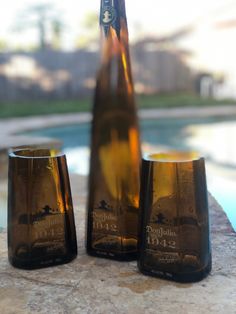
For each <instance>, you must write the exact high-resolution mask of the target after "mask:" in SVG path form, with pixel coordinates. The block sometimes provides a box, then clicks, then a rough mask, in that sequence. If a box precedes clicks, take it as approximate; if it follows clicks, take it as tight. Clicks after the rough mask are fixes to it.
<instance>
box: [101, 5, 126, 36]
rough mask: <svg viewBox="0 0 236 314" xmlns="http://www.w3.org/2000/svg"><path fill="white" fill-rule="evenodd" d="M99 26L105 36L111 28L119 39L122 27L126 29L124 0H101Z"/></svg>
mask: <svg viewBox="0 0 236 314" xmlns="http://www.w3.org/2000/svg"><path fill="white" fill-rule="evenodd" d="M100 26H101V30H102V32H103V33H104V35H105V37H108V36H109V34H110V32H111V31H112V30H113V31H115V32H116V35H117V37H118V39H120V35H121V30H122V28H124V27H125V28H126V29H127V20H126V11H125V0H101V10H100Z"/></svg>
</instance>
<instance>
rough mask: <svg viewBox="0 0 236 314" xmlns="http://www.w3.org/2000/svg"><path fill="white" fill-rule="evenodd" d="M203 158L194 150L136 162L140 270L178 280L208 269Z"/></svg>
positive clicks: (191, 278) (194, 278) (198, 275)
mask: <svg viewBox="0 0 236 314" xmlns="http://www.w3.org/2000/svg"><path fill="white" fill-rule="evenodd" d="M207 200H208V199H207V186H206V176H205V162H204V159H203V158H200V157H199V156H198V155H197V154H196V153H191V152H171V153H168V154H153V155H149V156H147V157H146V158H144V159H143V161H142V180H141V192H140V211H141V213H142V214H141V219H140V225H139V251H140V256H139V261H138V266H139V269H140V271H141V272H142V273H144V274H147V275H152V276H157V277H162V278H166V279H172V280H175V281H180V282H191V281H198V280H201V279H202V278H204V277H205V276H206V275H207V274H208V273H209V272H210V270H211V245H210V235H209V213H208V201H207Z"/></svg>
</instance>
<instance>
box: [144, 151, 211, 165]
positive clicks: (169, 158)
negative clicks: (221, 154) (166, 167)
mask: <svg viewBox="0 0 236 314" xmlns="http://www.w3.org/2000/svg"><path fill="white" fill-rule="evenodd" d="M200 160H205V159H204V157H203V156H201V155H200V154H199V153H198V152H196V151H177V150H176V151H167V152H159V153H148V154H145V156H144V157H143V161H147V162H157V163H189V162H197V161H200Z"/></svg>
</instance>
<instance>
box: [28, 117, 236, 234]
mask: <svg viewBox="0 0 236 314" xmlns="http://www.w3.org/2000/svg"><path fill="white" fill-rule="evenodd" d="M31 134H32V135H40V136H47V137H54V138H59V139H61V140H62V141H63V143H64V151H65V153H66V155H67V161H68V166H69V168H70V171H72V172H74V173H78V174H82V175H86V174H87V173H88V163H89V148H88V147H89V125H88V124H80V125H72V126H66V127H59V128H52V129H45V130H40V131H37V132H32V133H31ZM141 135H142V142H143V151H144V152H153V151H155V152H156V151H164V150H170V149H195V150H198V151H200V153H202V155H203V156H205V157H206V160H207V179H208V189H209V190H210V192H212V194H213V195H214V196H215V198H216V199H217V200H218V202H219V203H220V204H221V205H222V207H223V208H224V210H225V211H226V213H227V215H228V217H229V219H230V220H231V222H232V224H233V226H234V228H235V229H236V193H235V185H236V145H233V143H234V141H235V138H236V118H235V117H232V118H231V119H227V121H226V120H224V119H223V118H214V117H212V118H205V119H202V118H201V119H197V118H193V119H160V120H145V121H141Z"/></svg>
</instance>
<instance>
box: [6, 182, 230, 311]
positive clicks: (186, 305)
mask: <svg viewBox="0 0 236 314" xmlns="http://www.w3.org/2000/svg"><path fill="white" fill-rule="evenodd" d="M71 181H72V190H73V196H74V209H75V216H76V224H77V236H78V248H79V251H78V257H77V259H76V260H74V261H73V262H72V263H70V264H67V265H62V266H59V267H53V268H47V269H41V270H36V271H23V270H18V269H14V268H12V267H11V266H10V265H9V263H8V261H7V246H6V230H5V231H4V232H2V233H0V313H1V314H16V313H17V314H21V313H27V314H28V313H45V314H46V313H47V314H48V313H50V314H54V313H55V314H70V313H79V314H83V313H88V314H113V313H114V314H115V313H117V314H156V313H170V314H171V313H174V314H178V313H180V314H184V313H187V314H189V313H190V314H194V313H201V314H204V313H206V314H209V313H214V314H215V313H227V314H233V313H236V310H235V300H236V236H235V233H234V232H233V230H232V227H231V225H230V223H229V222H228V220H227V217H226V216H225V214H224V212H223V210H222V209H221V208H220V206H219V205H218V204H217V203H216V201H215V200H214V199H213V198H212V197H211V196H210V195H209V205H210V215H211V226H212V250H213V269H212V273H211V275H210V276H209V277H208V278H206V279H205V280H203V281H201V282H199V283H194V284H177V283H173V282H168V281H164V280H160V279H155V278H151V277H146V276H143V275H141V274H140V273H139V272H138V271H137V267H136V262H129V263H124V262H123V263H120V262H114V261H109V260H104V259H98V258H93V257H89V256H87V255H86V253H85V249H84V231H85V230H84V229H85V200H86V182H85V178H83V177H78V176H72V177H71Z"/></svg>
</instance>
